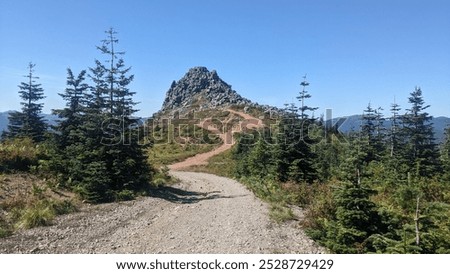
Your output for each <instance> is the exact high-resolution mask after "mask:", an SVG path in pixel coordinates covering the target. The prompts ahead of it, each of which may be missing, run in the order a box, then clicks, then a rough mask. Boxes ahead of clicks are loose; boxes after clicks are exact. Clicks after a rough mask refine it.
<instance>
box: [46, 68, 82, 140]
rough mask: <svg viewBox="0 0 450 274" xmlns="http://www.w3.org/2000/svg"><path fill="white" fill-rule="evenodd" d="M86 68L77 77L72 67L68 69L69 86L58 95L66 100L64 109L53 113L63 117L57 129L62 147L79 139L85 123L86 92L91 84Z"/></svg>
mask: <svg viewBox="0 0 450 274" xmlns="http://www.w3.org/2000/svg"><path fill="white" fill-rule="evenodd" d="M85 80H86V70H82V71H81V72H80V73H79V74H78V76H76V77H75V75H74V74H73V72H72V70H71V69H70V68H68V69H67V88H66V89H65V91H64V93H59V94H58V95H59V96H61V97H62V99H63V100H64V101H65V102H66V107H65V108H64V109H57V110H54V111H53V113H54V114H56V115H58V116H59V117H60V118H62V120H61V121H59V123H58V126H57V127H55V130H56V131H57V132H58V133H59V134H58V135H57V136H58V145H59V146H60V147H62V148H64V147H66V146H68V145H71V144H73V143H74V142H76V139H77V136H78V139H79V129H80V127H81V125H82V124H83V123H84V118H85V117H84V115H85V111H86V93H87V90H88V89H89V85H88V84H86V83H85Z"/></svg>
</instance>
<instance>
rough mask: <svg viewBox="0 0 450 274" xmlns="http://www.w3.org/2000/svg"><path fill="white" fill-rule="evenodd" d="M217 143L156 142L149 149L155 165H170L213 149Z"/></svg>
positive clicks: (150, 157)
mask: <svg viewBox="0 0 450 274" xmlns="http://www.w3.org/2000/svg"><path fill="white" fill-rule="evenodd" d="M216 146H217V145H212V144H204V145H182V144H177V143H172V144H155V145H154V146H153V147H152V148H151V149H149V151H148V157H149V161H150V163H151V164H152V165H153V166H155V167H161V166H164V165H170V164H173V163H176V162H180V161H183V160H185V159H187V158H189V157H192V156H194V155H196V154H199V153H204V152H208V151H211V150H213V149H214V148H215V147H216Z"/></svg>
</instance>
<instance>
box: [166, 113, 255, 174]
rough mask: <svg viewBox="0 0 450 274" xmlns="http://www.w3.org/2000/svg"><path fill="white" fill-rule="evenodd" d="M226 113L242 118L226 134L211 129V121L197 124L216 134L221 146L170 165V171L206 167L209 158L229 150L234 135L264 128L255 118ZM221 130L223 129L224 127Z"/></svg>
mask: <svg viewBox="0 0 450 274" xmlns="http://www.w3.org/2000/svg"><path fill="white" fill-rule="evenodd" d="M226 111H229V112H230V113H233V114H236V115H238V116H240V117H241V118H243V120H240V121H239V124H238V126H234V127H231V128H230V129H229V130H228V131H226V132H225V131H220V130H218V129H217V128H215V127H213V125H212V123H211V119H204V120H203V121H201V122H200V124H199V125H200V127H202V128H204V129H206V130H209V131H211V132H213V133H215V134H217V135H218V136H219V137H220V139H221V140H222V145H220V146H219V147H217V148H215V149H213V150H211V151H208V152H205V153H200V154H197V155H195V156H192V157H189V158H187V159H186V160H184V161H182V162H178V163H174V164H171V165H169V166H168V167H169V169H170V170H183V169H186V168H188V167H191V166H199V165H207V164H208V160H209V159H210V158H211V157H213V156H215V155H218V154H220V153H222V152H225V151H227V150H229V149H231V147H232V146H233V145H234V143H235V140H234V138H233V134H234V133H238V132H242V131H243V130H244V129H255V128H260V127H263V126H264V124H263V122H262V120H261V119H258V118H255V117H253V116H251V115H249V114H246V113H243V112H240V111H236V110H231V109H227V110H226ZM228 123H229V121H224V122H223V125H227V124H228ZM223 128H225V126H224V127H223Z"/></svg>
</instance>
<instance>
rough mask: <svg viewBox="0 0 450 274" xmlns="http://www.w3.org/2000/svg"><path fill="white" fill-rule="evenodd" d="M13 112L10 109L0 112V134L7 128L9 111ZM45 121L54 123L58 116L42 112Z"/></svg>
mask: <svg viewBox="0 0 450 274" xmlns="http://www.w3.org/2000/svg"><path fill="white" fill-rule="evenodd" d="M11 112H13V111H12V110H9V111H5V112H0V134H1V133H2V132H3V131H4V130H7V129H8V124H9V119H8V117H9V113H11ZM42 116H43V117H44V119H45V120H46V122H47V123H48V124H50V125H55V124H56V121H57V120H58V116H56V115H52V114H43V115H42Z"/></svg>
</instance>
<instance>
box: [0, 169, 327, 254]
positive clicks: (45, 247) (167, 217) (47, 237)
mask: <svg viewBox="0 0 450 274" xmlns="http://www.w3.org/2000/svg"><path fill="white" fill-rule="evenodd" d="M172 175H173V176H175V177H177V178H179V179H180V180H181V183H179V184H178V185H175V186H172V187H163V188H161V189H160V190H159V191H157V192H155V193H154V197H141V198H139V199H137V200H135V201H129V202H121V203H110V204H102V205H95V206H86V207H84V208H83V209H82V210H81V212H78V213H75V214H69V215H65V216H61V217H59V218H58V219H57V220H56V221H55V223H54V225H53V226H49V227H38V228H33V229H30V230H23V231H19V232H17V233H16V234H14V235H13V236H11V237H8V238H4V239H0V252H2V253H278V252H281V253H318V252H324V250H323V249H322V248H320V247H318V246H317V245H316V244H315V243H314V242H313V241H312V240H311V239H309V238H308V237H307V236H306V235H305V234H304V232H303V231H302V230H301V229H299V228H298V220H295V221H289V222H286V223H284V224H282V225H277V224H274V223H273V222H272V221H271V220H270V219H269V216H268V206H267V204H266V203H264V202H262V201H260V200H259V199H257V198H256V197H254V195H253V193H252V192H250V191H249V190H247V189H246V188H245V187H244V186H243V185H241V184H239V183H238V182H236V181H234V180H231V179H228V178H224V177H218V176H215V175H211V174H204V173H193V172H181V171H172Z"/></svg>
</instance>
